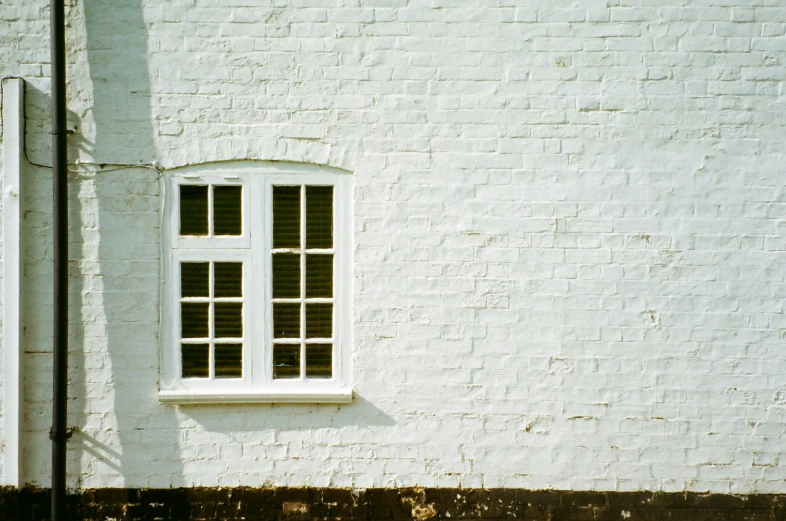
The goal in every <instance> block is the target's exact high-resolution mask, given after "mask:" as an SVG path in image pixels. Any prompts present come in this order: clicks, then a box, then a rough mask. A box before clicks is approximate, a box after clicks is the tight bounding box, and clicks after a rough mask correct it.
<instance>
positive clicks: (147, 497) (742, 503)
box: [0, 488, 786, 521]
mask: <svg viewBox="0 0 786 521" xmlns="http://www.w3.org/2000/svg"><path fill="white" fill-rule="evenodd" d="M68 501H69V503H68V516H67V518H68V521H107V520H114V521H241V520H243V521H263V520H264V521H268V520H270V521H273V520H282V521H284V520H285V521H301V520H325V521H327V520H331V521H332V520H336V521H338V520H344V521H354V520H363V521H385V520H396V521H398V520H417V521H425V520H428V519H433V520H437V519H451V520H453V519H461V520H465V521H467V520H484V521H487V520H488V521H492V520H502V519H527V520H532V521H568V520H570V521H574V520H575V521H660V520H664V521H665V520H668V521H683V520H684V521H764V520H770V521H776V520H777V521H786V495H764V494H757V495H745V496H730V495H723V494H697V493H685V494H657V493H651V492H629V493H628V492H624V493H623V492H567V491H531V490H519V489H485V490H479V489H444V488H438V489H421V488H407V489H366V490H358V491H351V490H344V489H318V488H266V489H256V488H234V489H212V488H179V489H98V490H86V491H83V492H81V493H80V494H74V495H70V496H69V499H68ZM0 519H2V521H44V520H48V519H49V492H48V491H46V490H33V489H23V490H21V491H19V490H16V489H13V488H5V489H2V491H1V492H0Z"/></svg>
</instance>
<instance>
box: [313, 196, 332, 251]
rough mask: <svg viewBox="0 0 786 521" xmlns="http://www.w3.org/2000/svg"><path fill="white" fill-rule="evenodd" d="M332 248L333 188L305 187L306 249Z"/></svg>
mask: <svg viewBox="0 0 786 521" xmlns="http://www.w3.org/2000/svg"><path fill="white" fill-rule="evenodd" d="M332 247H333V187H332V186H307V187H306V248H332Z"/></svg>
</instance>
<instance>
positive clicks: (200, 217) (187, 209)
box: [180, 185, 207, 235]
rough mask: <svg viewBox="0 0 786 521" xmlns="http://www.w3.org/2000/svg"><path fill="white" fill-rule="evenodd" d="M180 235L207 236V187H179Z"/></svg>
mask: <svg viewBox="0 0 786 521" xmlns="http://www.w3.org/2000/svg"><path fill="white" fill-rule="evenodd" d="M180 235H207V186H188V185H180Z"/></svg>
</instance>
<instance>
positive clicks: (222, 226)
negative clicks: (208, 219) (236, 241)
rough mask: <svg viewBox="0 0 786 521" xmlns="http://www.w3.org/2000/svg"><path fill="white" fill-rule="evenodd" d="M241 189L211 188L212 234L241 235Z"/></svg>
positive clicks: (232, 187) (237, 187) (227, 187)
mask: <svg viewBox="0 0 786 521" xmlns="http://www.w3.org/2000/svg"><path fill="white" fill-rule="evenodd" d="M241 194H242V188H241V187H240V186H214V187H213V234H214V235H242V234H243V224H242V223H243V218H242V207H243V205H242V204H241V200H242V195H241Z"/></svg>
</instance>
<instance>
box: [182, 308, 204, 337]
mask: <svg viewBox="0 0 786 521" xmlns="http://www.w3.org/2000/svg"><path fill="white" fill-rule="evenodd" d="M208 306H210V304H208V303H207V302H181V303H180V331H181V338H207V336H208V318H207V317H208Z"/></svg>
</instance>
